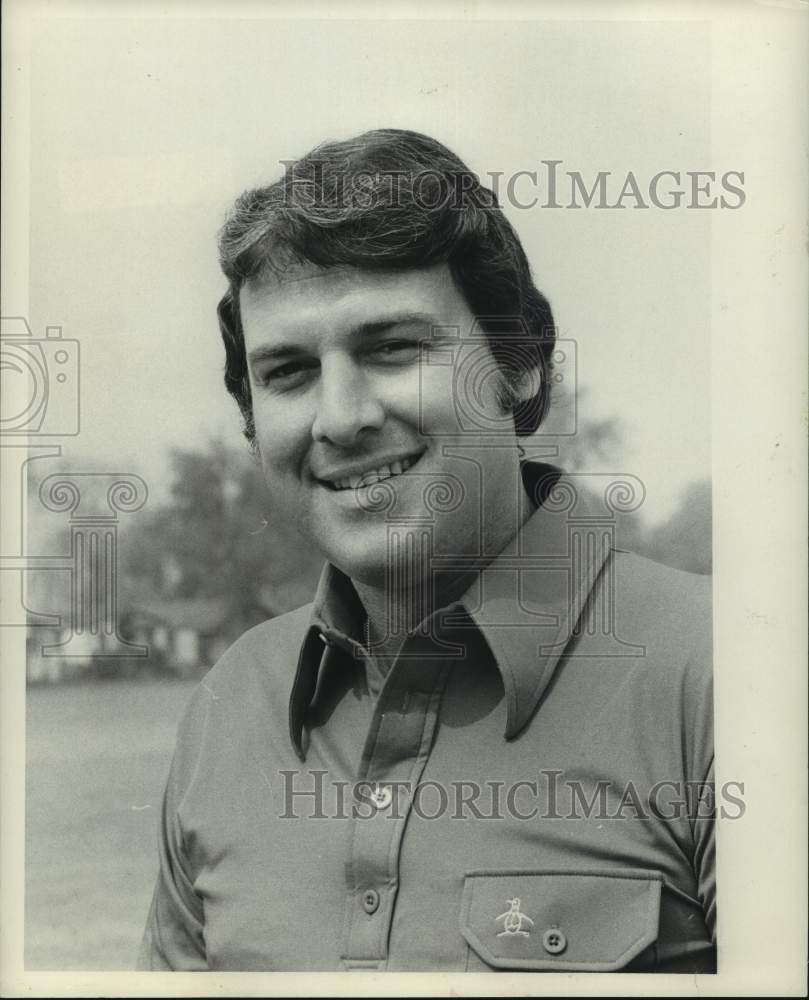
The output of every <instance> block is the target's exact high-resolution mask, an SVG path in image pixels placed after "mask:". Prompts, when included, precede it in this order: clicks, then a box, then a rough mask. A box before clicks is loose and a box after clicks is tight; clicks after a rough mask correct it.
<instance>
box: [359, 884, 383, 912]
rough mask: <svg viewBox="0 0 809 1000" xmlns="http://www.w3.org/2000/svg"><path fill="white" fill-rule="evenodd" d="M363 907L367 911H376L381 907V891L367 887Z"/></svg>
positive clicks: (363, 896)
mask: <svg viewBox="0 0 809 1000" xmlns="http://www.w3.org/2000/svg"><path fill="white" fill-rule="evenodd" d="M362 908H363V910H365V912H366V913H368V914H371V913H376V911H377V910H378V909H379V893H378V892H377V891H376V889H366V890H365V892H364V893H363V894H362Z"/></svg>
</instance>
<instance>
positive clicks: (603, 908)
mask: <svg viewBox="0 0 809 1000" xmlns="http://www.w3.org/2000/svg"><path fill="white" fill-rule="evenodd" d="M662 882H663V876H662V875H661V874H660V872H656V871H646V870H643V869H634V868H615V869H603V870H593V871H562V870H548V871H543V870H536V869H534V870H530V871H528V870H524V871H503V870H500V871H483V872H470V873H469V874H467V876H466V879H465V882H464V891H463V900H462V903H461V932H462V934H463V936H464V937H465V938H466V940H467V942H468V943H469V945H470V947H471V948H473V949H474V951H475V952H476V953H477V954H478V956H479V957H480V958H481V959H483V961H484V962H486V964H487V965H491V966H493V967H494V968H500V969H532V970H535V971H537V972H540V971H554V970H555V971H558V972H572V971H591V972H610V971H614V970H616V969H621V968H623V967H624V966H625V965H626V964H627V963H628V962H630V961H631V960H632V959H633V958H635V957H636V956H637V955H639V954H640V953H641V952H642V951H643V950H644V948H647V947H648V946H649V945H650V944H652V943H653V942H654V941H656V940H657V932H658V923H659V919H660V891H661V886H662Z"/></svg>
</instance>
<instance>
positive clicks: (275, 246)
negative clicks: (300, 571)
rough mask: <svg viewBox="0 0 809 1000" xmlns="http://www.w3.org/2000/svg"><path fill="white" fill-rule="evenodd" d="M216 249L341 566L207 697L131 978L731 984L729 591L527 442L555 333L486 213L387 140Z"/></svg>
mask: <svg viewBox="0 0 809 1000" xmlns="http://www.w3.org/2000/svg"><path fill="white" fill-rule="evenodd" d="M220 253H221V262H222V266H223V270H224V273H225V275H226V276H227V278H228V280H229V290H228V293H227V295H226V296H225V298H224V299H223V301H222V302H221V304H220V309H219V314H220V324H221V329H222V334H223V338H224V343H225V348H226V356H227V365H226V375H225V380H226V384H227V386H228V389H229V390H230V391H231V393H232V394H233V395H234V396H235V398H236V400H237V401H238V403H239V406H240V408H241V411H242V414H243V416H244V420H245V430H246V434H247V436H248V438H249V439H250V440H251V442H253V443H254V446H255V448H256V450H257V453H258V455H259V456H260V459H261V463H262V467H263V471H264V475H265V478H266V482H267V489H268V493H269V498H270V501H271V504H272V510H273V512H274V513H277V514H278V516H279V517H286V518H287V519H288V520H289V522H290V523H291V524H294V525H295V527H296V528H297V530H298V531H299V532H300V533H301V535H302V536H303V537H305V538H306V539H309V540H311V541H313V542H314V543H315V544H316V545H317V546H318V547H319V548H320V549H321V550H322V552H323V554H324V556H325V557H326V559H327V560H328V562H327V565H326V568H325V570H324V573H323V576H322V579H321V582H320V586H319V589H318V593H317V595H316V597H315V600H314V604H313V605H310V606H308V607H305V608H301V609H300V610H299V611H296V612H292V613H291V614H288V615H284V616H282V617H280V618H276V619H274V620H271V621H269V622H266V623H265V624H263V625H260V626H259V627H257V628H255V629H253V630H251V631H250V632H248V633H247V634H246V635H244V636H243V637H242V638H241V639H240V640H239V641H238V642H237V643H235V645H234V646H233V647H232V648H231V649H230V650H229V651H228V652H227V653H226V654H225V656H224V657H223V658H222V660H221V661H220V662H219V663H218V664H217V665H216V666H215V667H214V669H213V670H212V671H211V672H210V673H209V674H208V675H207V677H206V678H205V680H204V681H203V683H202V685H201V686H200V688H199V689H198V691H197V692H196V694H195V696H194V697H193V699H192V701H191V704H190V705H189V708H188V710H187V712H186V715H185V717H184V720H183V722H182V724H181V727H180V731H179V738H178V746H177V751H176V754H175V757H174V762H173V764H172V769H171V774H170V776H169V780H168V785H167V789H166V795H165V802H164V811H163V819H162V825H161V855H160V874H159V877H158V882H157V886H156V889H155V895H154V900H153V904H152V909H151V913H150V915H149V919H148V924H147V929H146V934H145V937H144V942H143V947H142V952H141V960H140V964H141V967H144V968H155V969H167V968H168V969H236V970H247V969H253V970H301V971H302V970H340V969H342V970H350V969H359V970H362V969H364V970H379V969H385V970H410V971H419V970H440V971H463V970H489V971H491V970H498V969H511V970H523V971H571V970H572V971H605V970H622V969H627V970H633V971H635V970H640V971H644V970H646V971H682V972H706V971H713V969H714V967H715V949H714V943H713V942H714V912H715V904H714V898H715V888H714V852H713V821H712V814H711V810H710V808H703V807H704V805H705V802H704V797H703V796H702V795H700V794H696V795H695V794H694V790H695V789H696V790H697V791H698V792H699V791H704V790H705V788H706V787H707V788H710V782H711V781H712V725H711V724H712V702H711V666H710V662H711V661H710V648H711V643H710V610H709V590H708V585H707V583H706V582H705V581H703V580H702V578H698V577H693V576H691V575H689V574H684V573H680V572H677V571H674V570H670V569H667V568H664V567H662V566H659V565H657V564H655V563H652V562H649V561H648V560H645V559H641V558H639V557H637V556H634V555H631V554H629V553H626V552H622V551H619V550H617V549H615V548H614V547H611V546H610V545H609V544H606V542H608V541H609V535H608V534H605V533H604V531H603V530H601V529H600V528H599V527H598V526H599V524H600V523H601V522H600V521H599V519H598V511H597V510H596V508H597V506H598V505H597V504H595V505H593V502H592V500H591V499H589V498H588V497H587V496H586V491H583V490H581V489H579V488H578V487H577V483H576V481H575V480H574V479H572V478H570V477H567V476H565V475H563V474H562V473H561V472H560V471H559V470H558V469H555V468H553V467H551V466H547V465H541V464H538V463H533V462H526V461H524V460H523V456H522V448H521V447H520V444H519V438H520V437H522V436H525V435H528V434H531V433H532V432H533V431H535V430H536V428H537V426H538V425H539V422H540V421H541V420H542V418H543V416H544V414H545V412H546V410H547V406H548V402H549V389H550V384H551V367H552V366H551V361H552V355H553V350H554V336H553V320H552V316H551V311H550V308H549V306H548V303H547V301H546V300H545V298H544V297H543V296H542V295H541V294H540V293H539V291H538V290H537V289H536V287H535V286H534V283H533V280H532V278H531V274H530V270H529V266H528V262H527V260H526V257H525V254H524V252H523V250H522V247H521V246H520V243H519V241H518V239H517V237H516V235H515V233H514V231H513V230H512V228H511V226H510V225H509V223H508V222H507V221H506V219H505V217H504V216H503V214H502V212H501V211H500V209H499V207H498V205H497V202H496V199H495V197H494V196H493V195H492V194H491V192H488V191H486V190H484V189H483V188H481V187H480V185H479V184H478V183H477V180H476V179H475V178H474V177H473V176H472V175H471V174H470V172H469V171H468V170H467V168H466V167H465V166H464V164H463V163H462V162H461V161H460V160H458V159H457V157H455V156H454V154H452V153H451V152H450V151H449V150H447V149H446V148H445V147H443V146H442V145H440V144H439V143H438V142H436V141H434V140H432V139H430V138H427V137H425V136H422V135H418V134H415V133H411V132H402V131H396V130H379V131H375V132H370V133H367V134H365V135H362V136H359V137H358V138H355V139H352V140H349V141H347V142H342V143H333V144H330V145H327V146H323V147H320V148H319V149H317V150H315V151H314V152H313V153H311V154H309V155H308V156H307V157H304V158H303V159H301V160H299V161H297V162H295V163H292V164H289V165H288V167H287V170H286V173H285V175H284V177H283V179H282V180H280V181H278V182H277V183H275V184H273V185H270V186H269V187H267V188H263V189H260V190H258V191H251V192H248V193H246V194H244V195H243V196H242V197H241V198H240V199H239V200H238V202H237V203H236V206H235V208H234V211H233V212H232V214H231V216H230V218H229V219H228V221H227V223H226V225H225V227H224V229H223V232H222V234H221V239H220ZM608 494H609V490H608V491H607V492H605V497H607V498H608V499H609V497H608ZM613 509H614V508H613ZM267 557H268V558H272V554H271V553H268V554H267Z"/></svg>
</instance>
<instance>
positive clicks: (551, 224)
mask: <svg viewBox="0 0 809 1000" xmlns="http://www.w3.org/2000/svg"><path fill="white" fill-rule="evenodd" d="M203 6H204V5H199V6H198V7H195V10H198V11H201V9H202V7H203ZM706 32H707V29H706V28H705V26H704V25H701V24H699V23H690V22H659V23H655V22H650V23H643V22H640V21H635V22H619V21H613V22H609V21H602V22H587V21H576V22H572V21H571V22H564V21H555V22H553V21H548V22H528V21H525V22H479V21H478V22H476V21H471V20H436V21H407V20H404V21H397V22H395V23H394V22H391V21H386V20H383V19H380V20H376V21H371V20H368V21H362V22H359V21H350V20H338V19H335V20H330V21H312V20H309V21H307V20H300V21H290V20H283V19H265V20H249V19H235V18H234V19H232V20H222V19H217V18H208V17H202V16H197V14H195V15H194V16H189V17H185V18H178V17H174V18H159V17H149V16H144V17H141V18H138V19H133V18H129V17H118V18H114V19H113V18H110V19H103V18H99V17H92V18H91V17H89V16H88V17H83V18H82V17H63V18H59V19H55V18H54V19H43V20H41V21H39V22H37V24H36V26H35V28H34V30H33V33H32V38H31V94H30V139H31V174H30V233H29V238H30V254H29V268H30V297H29V302H28V315H27V319H28V321H29V324H30V329H31V331H32V335H33V337H34V338H40V339H41V338H43V337H44V336H45V330H46V328H47V327H49V326H58V327H61V331H62V337H63V338H64V339H70V340H74V341H76V342H78V346H79V349H80V350H79V351H78V352H77V354H76V365H77V370H79V371H80V391H79V393H78V397H77V398H78V404H79V407H80V418H81V419H80V423H79V428H78V433H76V434H74V435H71V436H69V437H63V438H57V437H54V438H52V439H51V438H47V440H53V441H56V440H58V442H59V454H54V453H51V454H49V455H47V456H45V455H43V456H42V457H40V458H39V459H37V460H34V461H30V462H29V463H28V466H27V479H26V483H25V494H24V495H25V500H26V513H27V523H28V537H27V540H26V545H27V548H26V551H27V553H28V554H29V555H32V556H39V557H43V558H44V557H48V558H50V560H51V564H50V565H49V567H48V568H42V569H39V570H34V571H31V572H29V573H28V574H27V577H28V592H27V598H26V604H27V607H28V609H29V614H30V622H29V623H30V625H31V628H30V630H29V641H28V659H27V668H26V669H27V677H28V699H27V735H26V741H27V742H26V753H27V771H26V782H27V816H26V928H25V946H26V967H27V968H29V969H87V970H92V969H127V968H131V967H132V965H133V963H134V958H135V954H136V952H137V947H138V942H139V938H140V934H141V931H142V927H143V924H144V921H145V917H146V912H147V909H148V905H149V899H150V896H151V891H152V886H153V882H154V877H155V873H156V825H157V820H158V814H159V805H160V795H161V792H162V787H163V783H164V781H165V776H166V771H167V768H168V762H169V759H170V754H171V749H172V745H173V740H174V730H175V726H176V722H177V719H178V717H179V715H180V713H181V712H182V709H183V706H184V704H185V703H186V701H187V699H188V697H189V694H190V691H191V690H192V688H193V685H194V684H195V683H196V682H197V680H198V679H199V678H200V677H201V676H202V674H203V673H204V672H205V670H207V669H208V667H210V666H211V665H212V663H213V662H214V661H215V660H216V658H217V657H218V656H219V655H220V653H221V652H222V651H223V649H224V648H226V646H227V645H228V644H229V643H230V642H232V641H233V639H235V638H236V637H237V636H238V635H239V634H241V632H243V631H244V630H245V629H246V628H249V627H250V626H251V625H253V624H255V623H256V622H258V621H260V620H262V619H264V618H267V617H269V616H272V615H275V614H279V613H282V612H283V611H286V610H289V609H291V608H293V607H297V606H299V605H300V604H302V603H305V602H306V601H308V600H309V599H310V597H311V594H312V589H313V586H314V582H315V580H316V578H317V574H318V572H319V569H320V560H319V559H318V557H317V556H316V555H315V554H314V553H312V552H310V551H308V550H307V548H306V547H305V545H303V543H302V542H301V541H300V540H299V539H297V538H296V537H295V536H294V535H293V534H291V533H290V531H289V530H288V527H287V526H286V525H284V524H282V523H279V521H278V520H277V518H275V517H274V516H273V511H272V510H270V509H268V507H267V504H266V501H265V498H264V492H263V487H262V483H261V477H260V472H259V468H258V466H257V463H256V460H255V459H254V458H253V457H252V456H251V454H250V453H249V451H248V449H247V445H246V443H245V442H244V440H243V438H242V437H241V434H240V425H239V419H238V414H237V410H236V406H235V404H234V403H233V402H232V401H231V400H230V399H229V398H228V397H227V396H226V393H225V391H224V388H223V386H222V370H223V351H222V348H221V345H220V342H219V334H218V329H217V325H216V319H215V306H216V302H217V300H218V298H219V296H220V295H221V294H222V291H223V290H224V282H223V280H222V278H221V276H220V274H219V272H218V268H217V262H216V250H215V236H216V231H217V229H218V227H219V225H220V224H221V222H222V219H223V216H224V213H225V211H226V209H227V208H228V206H229V204H230V202H231V201H232V200H233V198H234V197H235V196H236V195H237V194H238V193H239V192H240V191H241V190H243V189H244V188H246V187H250V186H253V185H255V184H260V183H266V182H268V181H271V180H274V179H275V178H276V177H277V176H278V174H279V173H280V161H281V160H284V159H290V158H292V157H295V156H298V155H300V154H302V153H303V152H305V151H306V150H307V149H309V148H310V147H311V146H313V145H314V144H316V143H317V142H320V141H323V140H325V139H328V138H341V137H345V136H348V135H351V134H354V133H357V132H360V131H363V130H365V129H368V128H374V127H379V126H383V125H385V126H396V127H404V128H411V129H416V130H420V131H424V132H428V133H430V134H433V135H435V136H436V137H437V138H439V139H441V140H442V141H443V142H445V143H446V144H447V145H449V146H450V147H451V148H452V149H454V150H455V151H456V152H457V153H458V154H459V155H460V156H461V157H462V158H463V159H465V160H466V162H467V163H468V164H469V165H470V166H471V167H472V169H474V170H475V171H476V172H478V173H479V174H480V175H481V176H483V175H487V174H490V173H492V172H502V173H503V175H504V176H505V177H508V176H511V175H512V174H514V173H515V172H516V171H519V170H529V171H530V170H538V171H540V176H543V175H542V167H541V161H542V160H550V159H554V160H560V161H562V163H563V166H562V167H561V168H560V169H562V170H571V171H573V170H575V171H579V172H580V173H581V174H582V175H583V176H584V177H585V179H587V180H588V186H589V185H590V183H592V180H593V179H594V178H595V176H596V174H597V173H598V171H609V172H612V173H614V174H615V176H617V177H619V178H623V176H624V175H625V174H626V173H627V172H628V171H632V172H633V173H634V174H635V175H636V176H637V177H638V178H639V179H641V187H643V180H645V181H646V182H647V183H648V179H649V178H651V177H652V176H653V175H654V174H655V173H657V172H658V171H661V170H675V171H677V170H679V171H687V170H716V171H717V172H718V173H721V172H722V171H723V170H725V169H731V168H732V167H734V166H735V165H734V164H713V163H712V162H711V159H710V152H711V144H710V129H709V122H710V119H709V110H710V93H709V66H710V45H709V38H708V36H707V33H706ZM619 189H620V185H619ZM521 190H523V191H525V192H526V193H528V190H527V188H523V189H521ZM540 193H541V192H540ZM629 204H630V205H631V204H632V203H631V201H630V202H629ZM506 213H507V215H508V216H509V218H510V219H511V221H512V222H513V224H514V225H515V227H516V229H517V231H518V233H519V235H520V236H521V238H522V240H523V242H524V245H525V248H526V251H527V253H528V255H529V258H530V259H531V261H532V263H533V266H534V271H535V277H536V281H537V284H538V285H539V287H540V288H541V289H542V290H543V291H544V292H545V293H546V294H547V295H548V297H549V298H550V300H551V303H552V305H553V307H554V312H555V315H556V318H557V323H558V325H559V336H560V337H561V338H563V339H565V340H567V341H568V342H572V343H573V344H574V345H575V351H574V352H573V354H575V365H574V364H572V363H569V364H568V366H567V367H564V368H563V369H562V370H563V374H564V378H563V382H562V383H561V384H560V386H559V387H558V393H557V397H556V401H555V403H554V406H553V409H552V412H551V415H550V418H549V420H548V423H547V425H546V426H545V428H544V430H543V432H542V433H541V435H540V436H539V437H538V439H537V441H536V442H533V445H534V446H535V448H536V451H537V453H539V452H540V451H542V450H543V449H544V450H545V451H547V449H550V448H554V449H556V451H557V455H556V457H555V458H554V459H553V461H555V462H556V463H558V464H560V465H562V466H563V467H564V468H566V469H568V470H571V471H575V470H580V471H587V472H594V473H600V472H605V473H611V474H628V475H633V476H636V477H637V478H638V479H640V480H641V482H642V483H643V485H644V488H645V500H644V503H643V505H642V506H641V507H640V509H639V510H638V512H637V513H636V514H634V515H631V516H627V517H625V518H622V519H621V524H620V534H619V541H620V544H621V545H623V546H624V547H631V548H635V549H636V550H638V551H640V552H641V553H643V554H645V555H648V556H649V557H651V558H653V559H656V560H659V561H661V562H664V563H668V564H670V565H672V566H676V567H678V568H682V569H687V570H690V571H692V572H697V573H708V572H710V569H711V494H710V478H709V477H710V461H711V459H710V430H709V428H710V398H709V385H710V357H709V352H708V345H709V342H710V341H709V329H708V317H709V314H710V306H711V281H710V238H711V232H710V225H711V215H712V213H711V212H699V211H689V210H685V209H683V210H677V211H661V210H657V209H647V210H635V209H632V208H629V207H627V208H626V209H623V210H616V211H612V210H598V209H596V208H594V207H591V208H590V209H579V210H571V209H558V210H557V209H540V208H539V207H535V208H533V209H520V208H518V207H516V206H514V205H511V206H508V205H507V206H506ZM568 353H569V354H571V352H568ZM571 356H572V355H571ZM71 357H72V356H71ZM574 418H575V419H574ZM51 430H52V428H51ZM55 433H56V434H58V429H57V431H56V432H55ZM43 439H45V438H43ZM530 451H531V446H529V452H530ZM52 452H53V450H52ZM56 474H59V475H62V476H65V477H67V478H70V477H71V476H73V477H74V478H75V477H76V476H84V477H88V478H85V479H82V480H81V482H82V483H83V484H88V483H90V482H91V479H90V478H89V477H91V476H96V477H99V479H98V481H99V482H102V481H103V477H105V476H107V477H109V476H110V475H112V474H116V475H119V476H130V477H138V481H141V482H142V483H143V485H144V498H143V500H144V502H143V503H142V504H141V505H140V506H138V507H137V509H132V510H130V511H128V512H124V513H121V514H120V516H118V517H117V520H116V525H115V546H114V547H115V551H114V559H111V560H110V562H109V565H110V567H111V568H110V570H109V572H110V574H112V575H113V576H114V579H115V583H116V594H117V607H116V615H117V620H118V622H119V626H120V636H119V639H120V641H119V642H118V645H117V646H116V648H115V649H107V648H105V646H104V643H103V642H102V641H101V640H100V639H98V640H96V639H94V638H92V637H89V636H88V637H86V638H85V639H84V646H83V647H82V648H78V647H76V646H75V645H73V646H71V648H70V655H61V654H60V651H59V650H60V644H62V643H64V641H65V638H66V636H67V635H69V634H70V629H71V627H72V625H73V624H74V620H75V616H76V614H77V613H78V612H77V608H76V604H75V591H74V590H71V581H73V582H75V580H74V578H73V577H72V576H71V573H72V572H73V569H72V568H71V566H72V563H71V557H72V554H73V552H74V550H73V548H72V545H73V542H72V539H73V537H74V529H75V523H74V522H72V521H71V514H70V512H69V511H67V510H66V509H64V508H63V509H53V508H54V507H57V508H58V505H54V504H51V505H50V506H48V504H46V503H45V502H43V497H47V495H48V490H47V483H46V480H48V478H49V477H52V476H54V475H56ZM43 484H45V485H43ZM60 560H61V561H60ZM121 642H124V643H129V644H130V645H131V650H132V652H133V654H134V653H136V652H138V651H141V652H142V651H147V652H148V655H131V656H130V655H121V653H122V648H121V644H120V643H121ZM46 647H51V648H50V649H47V648H46ZM126 652H127V650H126V649H124V650H123V653H124V654H126Z"/></svg>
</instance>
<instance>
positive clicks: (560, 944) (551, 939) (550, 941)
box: [542, 927, 567, 955]
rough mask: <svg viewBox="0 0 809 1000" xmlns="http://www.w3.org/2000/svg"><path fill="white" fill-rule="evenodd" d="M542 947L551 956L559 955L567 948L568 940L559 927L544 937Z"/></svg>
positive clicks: (547, 932)
mask: <svg viewBox="0 0 809 1000" xmlns="http://www.w3.org/2000/svg"><path fill="white" fill-rule="evenodd" d="M542 947H543V948H544V949H545V951H547V952H548V954H550V955H559V954H560V953H561V952H563V951H564V950H565V948H567V938H566V937H565V935H564V934H563V933H562V932H561V931H560V930H559V928H558V927H551V929H550V930H547V931H545V933H544V934H543V935H542Z"/></svg>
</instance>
